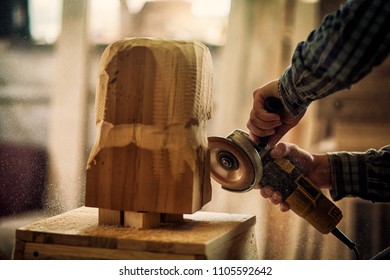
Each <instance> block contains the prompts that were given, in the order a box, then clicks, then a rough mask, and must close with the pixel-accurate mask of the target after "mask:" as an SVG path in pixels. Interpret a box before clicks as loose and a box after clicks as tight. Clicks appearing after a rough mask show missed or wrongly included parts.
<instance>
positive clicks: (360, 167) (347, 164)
mask: <svg viewBox="0 0 390 280" xmlns="http://www.w3.org/2000/svg"><path fill="white" fill-rule="evenodd" d="M328 156H329V162H330V168H331V175H332V188H331V190H330V195H331V196H332V198H333V200H335V201H337V200H340V199H342V198H344V197H347V196H359V195H360V194H361V193H362V192H364V190H363V189H366V188H367V186H366V184H365V182H366V179H365V178H364V174H365V172H364V169H365V168H364V155H363V154H359V153H348V152H337V153H328Z"/></svg>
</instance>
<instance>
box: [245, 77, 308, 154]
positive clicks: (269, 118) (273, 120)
mask: <svg viewBox="0 0 390 280" xmlns="http://www.w3.org/2000/svg"><path fill="white" fill-rule="evenodd" d="M271 96H272V97H276V98H279V99H280V95H279V89H278V81H277V80H275V81H272V82H270V83H268V84H266V85H264V86H263V87H261V88H258V89H256V90H255V91H254V92H253V107H252V110H251V112H250V116H249V120H248V122H247V127H248V129H249V131H250V133H249V137H250V138H251V140H252V141H254V142H255V143H258V142H259V141H258V138H259V137H266V136H269V140H268V145H269V146H270V147H273V146H275V145H276V143H277V142H278V141H279V140H280V139H281V138H282V137H283V136H284V135H285V134H286V133H287V132H288V131H289V130H290V129H291V128H293V127H294V126H296V125H297V124H298V122H299V121H300V120H301V119H302V117H303V116H304V114H305V112H302V113H301V114H299V115H297V116H294V115H293V114H291V113H290V112H289V111H288V110H286V109H284V110H283V112H281V114H280V116H279V115H277V114H273V113H269V112H267V111H266V110H265V108H264V103H265V100H266V99H267V98H268V97H271Z"/></svg>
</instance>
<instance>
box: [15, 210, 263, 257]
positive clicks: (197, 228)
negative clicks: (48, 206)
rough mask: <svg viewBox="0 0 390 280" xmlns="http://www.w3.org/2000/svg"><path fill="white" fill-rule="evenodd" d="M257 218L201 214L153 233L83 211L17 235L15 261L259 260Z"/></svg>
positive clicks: (40, 222) (60, 216) (166, 225)
mask: <svg viewBox="0 0 390 280" xmlns="http://www.w3.org/2000/svg"><path fill="white" fill-rule="evenodd" d="M255 223H256V217H255V216H248V215H243V214H226V213H212V212H203V211H198V212H196V213H194V214H190V215H184V219H183V221H181V222H178V223H163V224H161V226H160V227H159V228H154V229H141V230H139V229H131V228H129V227H124V226H106V225H99V224H98V209H97V208H92V207H81V208H77V209H75V210H72V211H69V212H66V213H63V214H60V215H58V216H54V217H50V218H46V219H43V220H41V221H38V222H35V223H32V224H30V225H28V226H25V227H22V228H19V229H17V230H16V240H15V247H14V253H13V258H14V259H76V260H78V259H138V260H145V259H154V260H157V259H164V260H167V259H182V260H186V259H187V260H190V259H256V258H257V249H256V240H255V235H254V225H255Z"/></svg>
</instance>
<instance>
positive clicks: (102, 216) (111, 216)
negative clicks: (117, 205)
mask: <svg viewBox="0 0 390 280" xmlns="http://www.w3.org/2000/svg"><path fill="white" fill-rule="evenodd" d="M123 216H124V215H123V211H120V210H111V209H104V208H99V225H107V226H120V225H123Z"/></svg>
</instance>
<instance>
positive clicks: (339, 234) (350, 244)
mask: <svg viewBox="0 0 390 280" xmlns="http://www.w3.org/2000/svg"><path fill="white" fill-rule="evenodd" d="M332 234H333V235H334V236H336V237H337V238H338V239H339V240H340V241H341V242H343V243H344V244H345V245H347V246H348V248H349V249H350V250H353V251H354V252H355V254H356V259H357V260H360V259H361V257H360V253H359V250H358V248H357V245H356V243H355V242H353V241H352V240H351V239H349V238H348V237H347V236H346V235H345V234H344V233H343V232H342V231H341V230H339V229H338V228H337V227H336V228H334V229H333V230H332Z"/></svg>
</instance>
